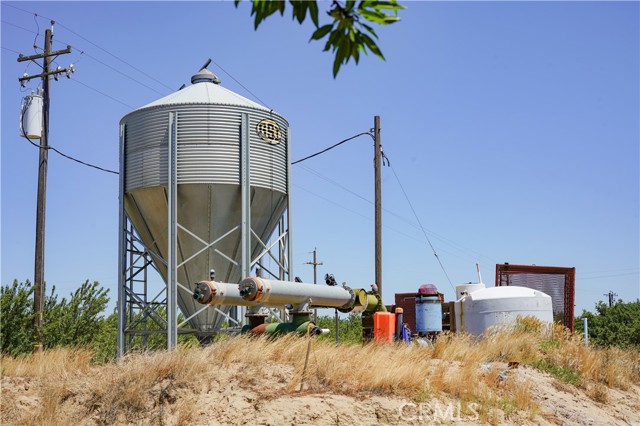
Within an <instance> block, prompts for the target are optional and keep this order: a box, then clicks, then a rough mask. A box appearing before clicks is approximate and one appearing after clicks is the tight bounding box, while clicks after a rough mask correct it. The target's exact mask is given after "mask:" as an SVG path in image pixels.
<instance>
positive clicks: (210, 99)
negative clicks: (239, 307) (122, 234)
mask: <svg viewBox="0 0 640 426" xmlns="http://www.w3.org/2000/svg"><path fill="white" fill-rule="evenodd" d="M191 82H192V85H190V86H188V87H186V88H184V89H182V90H179V91H177V92H175V93H172V94H171V95H169V96H166V97H164V98H162V99H159V100H157V101H155V102H152V103H150V104H148V105H145V106H143V107H142V108H139V109H137V110H135V111H133V112H131V113H129V114H127V115H126V116H124V117H123V118H122V120H121V121H120V124H121V128H122V129H123V137H122V146H121V152H122V158H121V161H122V163H123V164H122V167H121V170H122V171H123V176H121V179H122V180H123V181H122V182H121V185H122V186H123V192H124V197H123V198H124V210H125V212H126V214H127V216H128V217H129V219H130V221H131V223H132V224H133V225H134V227H135V228H136V231H137V233H138V234H139V235H140V237H141V239H142V241H143V243H144V245H145V246H146V247H147V248H148V249H150V250H151V251H153V252H155V253H156V254H157V256H156V257H154V262H155V266H156V267H157V269H158V270H159V271H160V274H161V275H162V276H163V278H164V279H165V281H166V280H167V265H166V263H165V262H163V259H164V260H166V259H167V254H168V236H167V235H168V233H167V229H168V225H167V220H168V208H167V203H168V195H167V194H168V179H169V172H168V170H169V167H168V152H169V151H168V147H169V146H170V145H169V140H170V139H171V138H175V141H176V145H175V146H176V149H175V164H176V183H177V197H176V199H177V222H178V224H179V226H178V229H177V250H176V252H177V254H176V258H177V259H176V260H177V265H178V269H177V282H178V290H177V304H178V306H179V308H180V310H181V311H182V313H183V314H184V315H185V316H186V317H187V318H188V317H190V316H192V315H193V314H195V313H196V312H197V310H199V309H201V308H202V306H201V305H199V304H198V303H196V302H195V301H194V300H193V299H192V297H191V294H190V293H189V292H188V291H187V290H191V289H192V288H193V287H194V283H196V282H197V281H199V280H202V279H208V278H209V276H208V273H209V271H210V270H211V269H215V270H216V280H218V281H223V282H230V283H233V282H239V281H240V280H241V279H242V278H243V276H242V275H243V271H242V270H241V267H240V266H241V265H240V264H241V258H240V257H241V251H242V250H241V245H242V241H243V240H242V235H241V234H242V233H241V232H240V228H239V226H241V221H242V218H241V210H242V201H241V198H242V192H241V179H242V176H249V181H250V193H249V197H250V198H249V199H250V201H249V202H250V211H251V214H250V222H251V230H252V232H253V233H255V236H257V237H259V238H260V240H262V241H263V242H265V241H267V240H268V238H269V236H270V235H271V234H272V233H273V231H274V229H275V228H276V226H277V224H278V221H279V219H280V217H281V216H282V214H283V212H284V210H285V209H286V207H287V200H288V198H287V191H288V189H287V188H288V181H289V165H288V150H289V140H288V139H289V138H288V134H289V129H288V123H287V121H286V120H285V119H284V117H282V116H281V115H279V114H277V113H275V112H273V111H271V110H269V109H268V108H266V107H264V106H261V105H259V104H256V103H254V102H252V101H250V100H248V99H246V98H244V97H242V96H240V95H238V94H236V93H234V92H232V91H230V90H227V89H225V88H224V87H222V86H221V85H220V84H219V83H220V81H219V80H218V78H217V77H216V76H215V75H213V74H212V73H211V72H210V71H208V70H206V69H202V70H201V71H200V72H198V73H197V74H196V75H194V76H193V77H192V79H191ZM170 117H173V120H174V122H173V126H170V122H169V121H170ZM243 123H244V124H243ZM170 129H172V130H170ZM170 132H172V134H171V135H170ZM243 138H244V140H246V141H248V146H249V149H248V158H249V159H250V161H245V162H242V161H241V157H242V155H243V153H242V152H241V140H243ZM245 164H248V165H249V170H248V174H246V173H245V174H244V175H243V170H242V168H243V167H245V166H244V165H245ZM214 242H215V244H212V245H210V244H211V243H214ZM207 245H210V246H207ZM250 245H251V247H250V251H251V256H252V258H254V257H255V256H256V255H257V254H258V253H259V252H260V251H261V249H262V246H261V244H260V243H259V242H258V241H257V238H252V242H251V243H250ZM217 308H218V309H219V310H220V311H222V312H228V310H229V307H228V306H226V307H225V306H218V307H217ZM223 319H224V316H223V315H220V314H219V312H216V310H214V309H208V310H206V311H203V312H202V313H200V314H198V315H196V316H194V317H193V318H191V320H190V321H189V322H190V324H191V325H192V326H193V327H195V328H196V329H198V330H203V331H211V330H215V329H217V328H218V327H219V326H220V324H221V322H222V320H223Z"/></svg>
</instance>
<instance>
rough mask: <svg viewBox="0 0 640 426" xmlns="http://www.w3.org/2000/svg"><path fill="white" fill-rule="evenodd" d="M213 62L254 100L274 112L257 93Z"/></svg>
mask: <svg viewBox="0 0 640 426" xmlns="http://www.w3.org/2000/svg"><path fill="white" fill-rule="evenodd" d="M211 62H213V64H214V65H215V66H217V67H218V68H220V69H221V70H222V72H224V73H225V74H226V75H228V76H229V77H230V78H231V79H232V80H233V81H235V82H236V83H238V84H239V85H240V87H242V88H243V89H244V90H246V91H247V92H248V93H250V94H251V96H253V97H254V98H256V99H257V100H258V102H260V103H261V104H262V105H264V106H265V107H267V108H269V109H270V110H272V108H271V107H270V106H269V105H267V104H266V103H265V102H264V101H263V100H262V99H260V98H259V97H258V95H256V94H255V93H253V92H252V91H251V90H249V89H248V88H247V87H246V86H245V85H244V84H242V83H240V81H238V80H237V79H236V78H235V77H234V76H232V75H231V74H230V73H228V72H227V71H226V70H225V69H224V68H222V66H221V65H220V64H218V63H217V62H215V61H213V60H212V61H211Z"/></svg>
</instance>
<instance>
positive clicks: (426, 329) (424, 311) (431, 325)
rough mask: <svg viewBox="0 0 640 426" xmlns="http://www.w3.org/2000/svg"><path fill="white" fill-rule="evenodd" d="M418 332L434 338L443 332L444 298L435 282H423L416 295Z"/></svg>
mask: <svg viewBox="0 0 640 426" xmlns="http://www.w3.org/2000/svg"><path fill="white" fill-rule="evenodd" d="M416 332H417V333H418V335H419V336H420V337H428V338H433V337H436V336H437V335H438V334H439V333H441V332H442V299H440V294H439V293H438V289H437V287H436V286H435V285H433V284H423V285H421V286H420V288H419V289H418V294H417V295H416Z"/></svg>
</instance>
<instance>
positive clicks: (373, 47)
mask: <svg viewBox="0 0 640 426" xmlns="http://www.w3.org/2000/svg"><path fill="white" fill-rule="evenodd" d="M362 39H363V40H364V42H365V44H366V45H367V47H368V48H369V50H371V51H372V52H373V53H374V54H375V55H376V56H377V57H379V58H380V59H383V60H384V55H383V54H382V52H381V51H380V48H378V45H377V44H376V42H375V41H373V40H372V39H371V37H369V36H368V35H366V34H364V33H362Z"/></svg>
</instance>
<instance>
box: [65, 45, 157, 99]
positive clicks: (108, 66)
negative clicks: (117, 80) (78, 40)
mask: <svg viewBox="0 0 640 426" xmlns="http://www.w3.org/2000/svg"><path fill="white" fill-rule="evenodd" d="M72 47H75V46H72ZM76 49H78V48H77V47H76ZM78 50H80V49H78ZM80 52H81V53H82V54H84V55H85V56H86V57H88V58H91V59H93V60H94V61H96V62H98V63H99V64H102V65H104V66H105V67H107V68H109V69H111V70H113V71H115V72H117V73H118V74H120V75H122V76H124V77H126V78H128V79H129V80H131V81H134V82H136V83H138V84H139V85H141V86H144V87H146V88H147V89H149V90H152V91H154V92H156V93H157V94H159V95H160V96H165V94H164V93H162V92H160V91H158V90H156V89H154V88H153V87H151V86H149V85H147V84H145V83H143V82H141V81H140V80H137V79H135V78H133V77H131V76H130V75H128V74H126V73H124V72H123V71H120V70H119V69H117V68H115V67H112V66H111V65H109V64H107V63H106V62H103V61H101V60H100V59H98V58H96V57H94V56H92V55H89V54H88V53H87V52H85V51H84V50H80Z"/></svg>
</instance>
